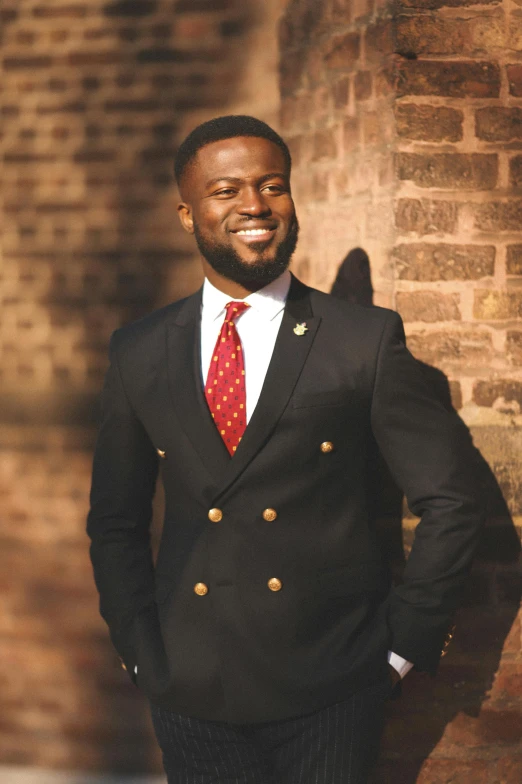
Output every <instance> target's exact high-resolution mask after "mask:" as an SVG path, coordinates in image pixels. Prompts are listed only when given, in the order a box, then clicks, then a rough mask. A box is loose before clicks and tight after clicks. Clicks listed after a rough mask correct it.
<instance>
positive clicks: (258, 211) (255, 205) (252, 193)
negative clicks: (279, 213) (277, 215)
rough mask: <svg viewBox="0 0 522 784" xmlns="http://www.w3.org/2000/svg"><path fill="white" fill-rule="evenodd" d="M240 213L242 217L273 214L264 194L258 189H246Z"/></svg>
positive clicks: (239, 209)
mask: <svg viewBox="0 0 522 784" xmlns="http://www.w3.org/2000/svg"><path fill="white" fill-rule="evenodd" d="M238 211H239V212H240V214H241V215H266V214H270V212H271V210H270V207H269V205H268V203H267V202H266V201H265V198H264V196H263V194H262V193H260V192H259V191H258V190H257V188H246V189H245V190H244V191H243V193H242V198H241V202H240V204H239V208H238Z"/></svg>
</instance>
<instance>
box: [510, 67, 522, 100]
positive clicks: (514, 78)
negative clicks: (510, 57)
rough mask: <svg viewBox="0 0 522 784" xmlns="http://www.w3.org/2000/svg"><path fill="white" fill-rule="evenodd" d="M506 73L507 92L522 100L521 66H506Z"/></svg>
mask: <svg viewBox="0 0 522 784" xmlns="http://www.w3.org/2000/svg"><path fill="white" fill-rule="evenodd" d="M506 72H507V77H508V81H509V92H510V93H511V95H514V96H515V97H516V98H522V65H520V64H517V65H508V66H507V68H506Z"/></svg>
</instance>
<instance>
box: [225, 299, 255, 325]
mask: <svg viewBox="0 0 522 784" xmlns="http://www.w3.org/2000/svg"><path fill="white" fill-rule="evenodd" d="M249 307H250V305H249V304H248V302H228V303H227V304H226V305H225V310H226V312H227V314H226V316H225V321H235V320H236V319H237V318H238V317H239V316H240V315H241V314H242V313H244V312H245V310H247V309H248V308H249Z"/></svg>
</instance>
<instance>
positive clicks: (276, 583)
mask: <svg viewBox="0 0 522 784" xmlns="http://www.w3.org/2000/svg"><path fill="white" fill-rule="evenodd" d="M268 587H269V588H270V590H271V591H280V590H281V588H282V587H283V583H282V582H281V580H278V579H277V577H271V578H270V580H269V581H268Z"/></svg>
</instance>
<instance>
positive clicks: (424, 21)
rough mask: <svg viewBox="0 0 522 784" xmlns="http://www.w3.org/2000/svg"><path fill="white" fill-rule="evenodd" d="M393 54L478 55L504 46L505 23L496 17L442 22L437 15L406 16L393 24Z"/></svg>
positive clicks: (444, 19)
mask: <svg viewBox="0 0 522 784" xmlns="http://www.w3.org/2000/svg"><path fill="white" fill-rule="evenodd" d="M396 36H397V42H396V50H397V51H398V52H400V53H401V54H407V55H413V54H414V55H417V56H418V55H423V54H429V55H450V56H452V55H453V56H454V55H455V53H456V52H459V54H463V55H481V54H485V53H487V52H490V51H492V50H495V49H497V48H498V47H501V46H503V45H504V44H505V32H504V20H503V18H502V16H501V15H499V14H489V15H486V14H482V15H477V16H473V15H470V16H469V17H467V18H458V17H457V18H455V17H452V18H444V17H442V16H441V15H439V14H437V15H436V14H433V15H430V16H428V15H424V14H422V15H418V16H406V15H399V16H398V17H397V20H396Z"/></svg>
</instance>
